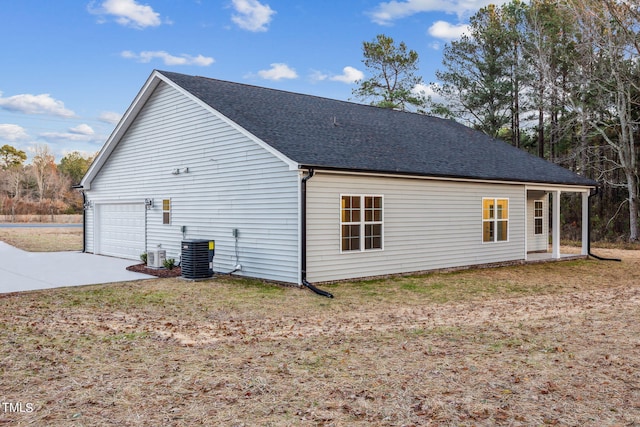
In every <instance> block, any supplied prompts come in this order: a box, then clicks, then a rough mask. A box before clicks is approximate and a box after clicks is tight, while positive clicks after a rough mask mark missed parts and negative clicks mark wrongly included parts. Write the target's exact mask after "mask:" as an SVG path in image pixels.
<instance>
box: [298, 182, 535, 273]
mask: <svg viewBox="0 0 640 427" xmlns="http://www.w3.org/2000/svg"><path fill="white" fill-rule="evenodd" d="M307 186H308V187H307V200H308V206H307V207H308V212H309V214H308V218H307V255H308V261H307V276H308V279H309V280H310V281H311V282H314V281H315V282H322V281H331V280H340V279H346V278H356V277H366V276H376V275H384V274H392V273H407V272H412V271H422V270H431V269H439V268H448V267H459V266H467V265H477V264H486V263H494V262H504V261H512V260H521V259H524V256H525V250H524V242H525V239H524V237H525V236H524V230H525V227H524V225H525V222H524V216H525V200H524V186H522V185H507V184H481V183H477V184H475V183H469V182H464V183H461V182H453V181H436V180H424V179H411V178H385V177H367V176H358V175H347V174H345V175H340V174H329V173H322V172H318V173H316V175H315V176H314V178H313V179H311V180H309V181H308V183H307ZM344 194H379V195H381V196H383V197H384V251H362V252H360V251H351V252H348V253H344V252H342V251H341V250H340V243H341V242H340V216H339V215H338V211H339V206H337V204H336V200H339V198H340V196H341V195H344ZM487 194H490V195H491V196H493V197H495V198H500V199H508V200H509V240H508V241H507V242H500V244H491V245H488V244H483V243H482V199H483V197H485V196H486V195H487Z"/></svg>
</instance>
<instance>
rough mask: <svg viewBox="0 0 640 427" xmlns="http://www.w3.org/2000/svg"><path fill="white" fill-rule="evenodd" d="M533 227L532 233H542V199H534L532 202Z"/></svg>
mask: <svg viewBox="0 0 640 427" xmlns="http://www.w3.org/2000/svg"><path fill="white" fill-rule="evenodd" d="M533 205H534V206H533V222H534V224H533V228H534V233H535V234H536V235H538V234H542V232H543V230H542V221H543V220H544V214H543V212H544V207H543V206H544V205H543V203H542V200H535V201H534V202H533Z"/></svg>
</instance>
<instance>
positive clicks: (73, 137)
mask: <svg viewBox="0 0 640 427" xmlns="http://www.w3.org/2000/svg"><path fill="white" fill-rule="evenodd" d="M489 3H504V1H502V0H500V1H493V2H491V1H486V0H392V1H379V0H306V1H303V0H300V1H297V0H94V1H83V0H56V1H49V0H18V1H16V0H0V17H1V18H2V19H1V21H2V25H0V40H1V41H0V43H1V46H2V49H1V52H2V61H1V62H0V146H2V145H4V144H9V145H12V146H14V147H17V148H19V149H21V150H24V151H25V152H27V154H28V155H29V160H28V161H30V159H31V154H32V153H33V150H34V147H36V146H37V145H41V144H47V145H48V146H49V148H50V149H51V151H52V152H53V153H54V154H55V155H56V159H57V160H59V159H60V158H61V157H62V156H64V155H65V154H67V153H69V152H72V151H80V152H82V153H94V152H97V151H98V150H99V149H100V148H101V147H102V145H103V144H104V142H105V141H106V139H107V138H108V136H109V134H110V133H111V131H112V130H113V128H114V127H115V125H116V123H117V121H118V119H119V118H120V117H121V115H122V114H123V113H124V112H125V110H126V109H127V107H128V106H129V104H130V103H131V101H132V100H133V99H134V97H135V96H136V94H137V93H138V91H139V89H140V88H141V87H142V85H143V84H144V82H145V80H146V79H147V77H148V76H149V75H150V74H151V72H152V71H153V70H154V69H159V70H167V71H175V72H179V73H185V74H191V75H200V76H207V77H212V78H217V79H223V80H230V81H235V82H240V83H247V84H253V85H258V86H266V87H272V88H276V89H282V90H288V91H293V92H300V93H307V94H312V95H317V96H324V97H328V98H335V99H343V100H353V99H352V95H351V91H352V89H353V88H354V87H356V85H355V83H354V81H355V80H356V79H358V78H362V77H363V76H364V77H365V78H366V77H367V75H366V69H365V68H364V65H363V64H362V42H363V41H372V40H374V39H375V37H376V35H377V34H386V35H387V36H390V37H392V38H393V39H394V40H395V41H396V42H400V41H404V42H405V43H406V44H407V46H408V47H409V48H410V49H413V50H416V51H417V52H418V54H419V58H420V75H421V76H422V77H423V79H424V81H425V83H429V82H433V81H434V80H435V75H434V73H435V70H436V69H438V68H439V67H440V66H441V54H442V48H443V46H444V44H445V43H447V42H449V41H451V40H453V39H455V38H457V37H459V35H460V33H461V31H463V30H464V28H465V24H466V23H467V22H468V18H469V17H470V16H471V15H473V14H474V13H475V12H476V11H477V10H478V9H479V8H480V7H483V6H486V5H487V4H489ZM354 101H355V100H354Z"/></svg>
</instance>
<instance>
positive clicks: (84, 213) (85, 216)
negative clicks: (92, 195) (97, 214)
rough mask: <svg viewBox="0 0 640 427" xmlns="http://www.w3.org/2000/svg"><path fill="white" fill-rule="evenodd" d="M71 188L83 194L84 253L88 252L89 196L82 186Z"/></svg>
mask: <svg viewBox="0 0 640 427" xmlns="http://www.w3.org/2000/svg"><path fill="white" fill-rule="evenodd" d="M71 188H73V189H76V190H80V194H82V253H83V254H84V253H86V252H87V206H86V203H87V195H86V194H85V193H84V190H83V189H82V185H79V184H78V185H74V186H72V187H71Z"/></svg>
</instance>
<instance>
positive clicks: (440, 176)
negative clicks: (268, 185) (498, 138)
mask: <svg viewBox="0 0 640 427" xmlns="http://www.w3.org/2000/svg"><path fill="white" fill-rule="evenodd" d="M298 168H299V169H303V170H308V169H314V170H315V171H325V172H331V173H343V174H354V175H374V176H387V177H401V178H416V179H432V180H442V181H460V182H482V183H500V184H511V185H513V184H518V185H522V184H525V185H543V186H552V187H576V188H581V189H590V188H596V187H597V186H598V185H599V184H598V183H597V182H596V181H592V183H586V182H585V183H575V182H554V181H545V180H519V179H505V178H496V177H470V176H462V175H447V174H427V173H417V172H404V171H383V170H371V169H353V168H339V167H332V166H324V165H313V164H299V165H298ZM585 180H588V179H587V178H585ZM588 181H591V180H588Z"/></svg>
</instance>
